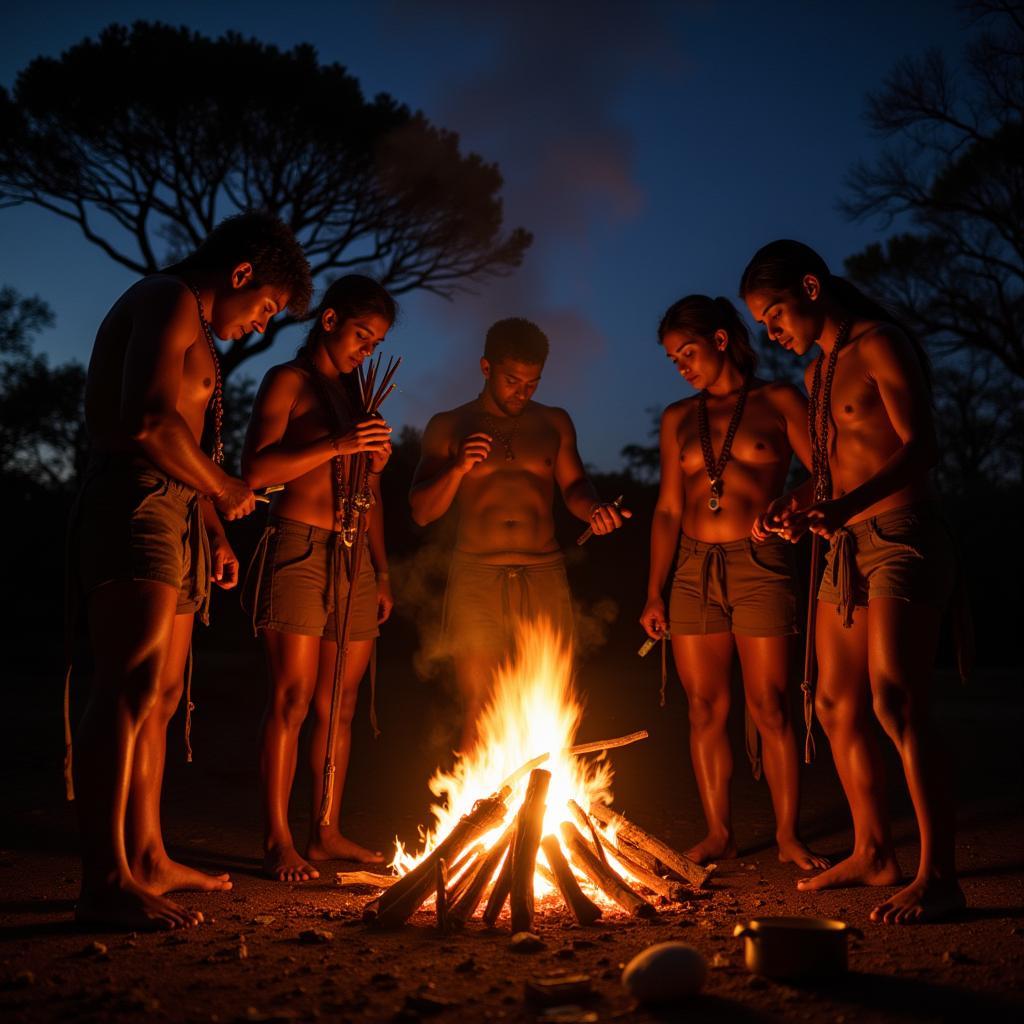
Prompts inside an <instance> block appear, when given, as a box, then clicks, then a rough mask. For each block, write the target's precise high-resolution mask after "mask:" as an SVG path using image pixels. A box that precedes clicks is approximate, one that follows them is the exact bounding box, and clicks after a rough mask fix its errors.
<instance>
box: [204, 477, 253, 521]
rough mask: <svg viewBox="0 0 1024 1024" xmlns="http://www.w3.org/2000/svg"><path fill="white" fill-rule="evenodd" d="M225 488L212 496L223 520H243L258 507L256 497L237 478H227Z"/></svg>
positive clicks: (245, 484)
mask: <svg viewBox="0 0 1024 1024" xmlns="http://www.w3.org/2000/svg"><path fill="white" fill-rule="evenodd" d="M224 479H225V483H224V486H223V487H222V488H221V489H220V490H219V491H218V492H217V493H216V494H214V495H213V496H212V501H213V505H214V508H216V509H217V511H218V512H219V513H220V515H221V518H223V519H228V520H232V519H242V518H243V517H244V516H247V515H249V513H250V512H252V510H253V509H254V508H255V507H256V495H255V494H253V493H252V489H251V488H250V487H249V485H248V484H247V483H246V482H245V481H244V480H240V479H239V478H238V477H236V476H228V477H225V478H224Z"/></svg>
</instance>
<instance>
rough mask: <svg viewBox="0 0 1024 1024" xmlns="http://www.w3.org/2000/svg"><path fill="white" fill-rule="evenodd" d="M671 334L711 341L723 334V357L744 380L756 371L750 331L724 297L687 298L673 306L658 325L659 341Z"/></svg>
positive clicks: (699, 296) (697, 296)
mask: <svg viewBox="0 0 1024 1024" xmlns="http://www.w3.org/2000/svg"><path fill="white" fill-rule="evenodd" d="M672 331H689V332H690V333H691V334H696V335H698V336H699V337H701V338H706V339H707V340H708V341H710V340H711V339H712V338H714V336H715V333H716V332H717V331H725V333H726V334H727V335H728V336H729V344H728V346H727V347H726V349H725V354H726V356H727V357H728V358H729V359H731V360H732V362H733V363H735V365H736V368H737V369H738V370H739V371H740V373H742V374H743V376H744V377H749V376H753V374H754V372H755V371H756V370H757V353H756V352H755V351H754V348H753V346H752V345H751V344H750V332H749V331H748V330H747V325H746V324H745V323H744V322H743V318H742V317H741V316H740V315H739V313H738V312H737V311H736V307H735V306H734V305H733V304H732V303H731V302H730V301H729V300H728V299H726V298H724V297H722V296H719V297H718V298H716V299H713V298H711V297H710V296H708V295H687V296H686V298H684V299H680V300H679V301H678V302H674V303H672V305H671V306H669V308H668V309H667V310H666V311H665V315H664V316H663V317H662V318H661V323H660V324H658V341H659V342H663V341H664V340H665V335H666V334H670V333H671V332H672Z"/></svg>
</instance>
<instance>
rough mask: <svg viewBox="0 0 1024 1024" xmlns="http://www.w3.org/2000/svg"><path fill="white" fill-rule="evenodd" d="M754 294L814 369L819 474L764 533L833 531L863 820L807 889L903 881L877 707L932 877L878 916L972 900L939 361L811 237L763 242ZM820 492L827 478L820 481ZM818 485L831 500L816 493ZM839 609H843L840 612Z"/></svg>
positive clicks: (843, 738) (841, 664) (841, 745)
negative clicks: (953, 753) (947, 730)
mask: <svg viewBox="0 0 1024 1024" xmlns="http://www.w3.org/2000/svg"><path fill="white" fill-rule="evenodd" d="M740 292H741V294H742V295H743V297H744V299H745V300H746V302H747V305H748V307H749V309H750V312H751V314H752V315H753V316H754V317H755V318H756V319H757V320H758V321H759V322H761V323H763V324H764V325H765V328H766V330H767V331H768V334H769V336H770V337H771V338H772V339H773V340H775V341H776V342H778V343H779V344H780V345H782V346H783V348H786V349H788V350H790V351H792V352H795V353H796V354H798V355H804V354H805V353H806V352H808V351H810V350H811V348H812V347H813V346H814V345H817V346H818V347H819V349H820V352H819V354H818V357H817V359H816V360H814V362H812V364H811V365H810V366H809V367H808V368H807V371H806V383H807V390H808V393H809V394H810V396H811V416H810V423H811V427H812V431H811V448H812V460H813V462H814V477H812V479H811V480H810V481H808V483H807V485H805V486H803V487H801V488H799V489H797V490H796V491H794V492H793V493H792V494H789V495H785V496H784V497H782V498H780V499H779V500H778V501H776V502H775V503H773V505H772V506H771V507H770V508H769V509H768V511H767V513H766V514H765V516H764V517H762V518H761V519H760V520H759V522H758V523H757V524H755V528H754V534H755V536H766V535H767V534H768V533H769V532H778V533H781V534H782V535H783V536H785V537H787V538H790V539H795V538H796V537H798V536H799V535H800V534H801V533H803V532H804V531H805V530H807V529H810V530H812V531H813V532H815V533H817V534H819V535H820V536H822V537H824V538H827V539H828V540H829V541H830V546H829V551H828V555H827V558H826V563H825V575H824V579H823V581H822V584H821V589H820V590H819V593H818V611H817V654H818V663H819V666H820V677H819V681H818V692H817V699H816V707H817V712H818V716H819V718H820V719H821V723H822V726H823V727H824V729H825V732H826V734H827V735H828V738H829V742H830V743H831V745H832V753H833V757H834V759H835V763H836V768H837V770H838V771H839V777H840V780H841V781H842V784H843V789H844V791H845V793H846V798H847V800H848V801H849V804H850V810H851V813H852V816H853V826H854V849H853V853H852V854H851V856H849V857H848V858H846V859H845V860H843V861H841V862H840V863H838V864H836V865H835V866H834V867H832V868H829V869H828V870H827V871H823V872H822V873H821V874H820V875H817V876H815V877H814V878H810V879H805V880H803V881H801V882H800V883H798V885H799V887H800V888H801V889H805V890H810V889H825V888H829V887H833V886H845V885H880V886H888V885H895V884H896V883H897V882H899V880H900V869H899V865H898V864H897V863H896V857H895V853H894V850H893V843H892V835H891V832H890V827H889V820H888V817H887V815H886V812H885V806H884V791H885V786H884V781H883V777H882V764H881V759H880V756H879V751H878V749H877V747H876V744H875V742H874V739H873V736H872V730H871V722H870V715H871V712H872V711H873V712H874V714H875V716H876V717H877V718H878V720H879V722H880V723H881V724H882V727H883V728H884V729H885V731H886V733H887V734H888V736H889V737H890V739H891V740H892V741H893V743H894V744H895V745H896V749H897V750H898V751H899V755H900V758H901V760H902V762H903V773H904V776H905V777H906V781H907V786H908V788H909V790H910V796H911V800H912V801H913V805H914V812H915V815H916V818H917V825H918V829H919V832H920V837H921V857H920V862H919V865H918V870H917V875H916V877H915V878H914V880H913V881H912V882H911V883H910V885H908V886H906V887H905V888H903V889H901V890H900V891H899V892H897V893H896V894H895V895H893V896H891V897H889V898H888V899H887V900H884V901H883V902H881V903H880V904H879V905H878V906H876V907H875V908H874V910H872V912H871V918H872V920H874V921H882V922H885V923H911V922H917V921H927V920H934V919H936V918H940V917H943V916H946V915H949V914H951V913H955V912H956V911H958V910H960V909H962V908H963V906H964V896H963V893H962V891H961V889H960V886H959V884H958V882H957V879H956V866H955V859H954V829H953V807H952V798H951V795H950V794H951V790H950V787H949V785H948V782H947V779H946V776H945V765H944V763H943V761H942V760H941V759H940V758H939V756H938V751H937V750H936V749H935V741H934V739H933V737H932V732H931V728H930V724H929V697H930V689H931V681H932V668H933V665H934V662H935V652H936V647H937V645H938V640H939V626H940V621H941V617H942V609H943V606H944V605H945V604H946V602H947V601H948V599H949V596H950V593H951V590H952V587H953V581H954V570H955V559H954V551H953V545H952V539H951V537H950V535H949V532H948V530H947V528H946V526H945V524H944V522H943V520H942V517H941V513H940V512H939V510H938V508H937V506H936V501H935V496H934V492H933V490H932V487H931V484H930V483H929V479H928V473H929V470H930V468H931V466H932V465H933V464H934V462H935V459H936V456H937V448H936V440H935V429H934V424H933V422H932V411H931V402H930V400H929V399H930V385H929V381H928V376H927V360H926V358H925V356H924V354H923V352H921V351H920V349H919V348H918V347H917V346H916V345H915V344H914V342H913V341H912V340H911V339H910V338H909V337H908V336H907V334H906V333H905V332H904V331H903V330H902V329H901V328H900V326H899V325H898V324H896V323H895V322H894V321H893V318H892V315H891V314H890V313H888V312H887V311H886V310H885V309H884V308H882V307H881V306H879V305H878V304H877V303H875V302H873V301H872V300H870V299H869V298H868V297H867V296H866V295H864V294H863V293H862V292H860V291H859V290H858V289H857V288H855V287H854V286H853V285H851V284H850V283H849V282H847V281H844V280H843V279H842V278H838V277H835V276H833V275H832V274H830V273H829V270H828V267H827V266H826V265H825V262H824V260H822V258H821V257H820V256H819V255H818V254H817V253H816V252H814V250H812V249H810V248H808V247H807V246H806V245H803V244H801V243H799V242H793V241H787V240H783V241H778V242H772V243H771V244H769V245H767V246H765V247H764V248H762V249H760V250H759V251H758V252H757V253H756V254H755V255H754V258H753V259H752V260H751V262H750V264H749V265H748V266H747V268H746V270H745V271H744V274H743V279H742V283H741V286H740ZM816 482H817V483H818V487H817V488H815V483H816ZM816 489H817V492H818V493H817V500H815V490H816ZM837 613H838V614H837Z"/></svg>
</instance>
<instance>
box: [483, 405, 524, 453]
mask: <svg viewBox="0 0 1024 1024" xmlns="http://www.w3.org/2000/svg"><path fill="white" fill-rule="evenodd" d="M484 427H486V429H487V432H488V433H489V434H491V436H492V437H494V438H495V440H496V441H498V442H499V443H500V444H501V446H502V448H504V449H505V461H506V462H514V461H515V457H516V453H515V452H514V451H513V450H512V442H513V441H514V440H515V436H516V431H517V430H518V429H519V417H518V416H513V417H512V429H511V430H510V431H509V432H508V433H507V434H506V433H505V432H504V431H501V430H499V429H498V427H497V425H496V424H495V422H494V420H493V419H491V417H490V416H486V415H485V416H484Z"/></svg>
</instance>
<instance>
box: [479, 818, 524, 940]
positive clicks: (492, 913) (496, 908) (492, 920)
mask: <svg viewBox="0 0 1024 1024" xmlns="http://www.w3.org/2000/svg"><path fill="white" fill-rule="evenodd" d="M517 825H518V822H517ZM514 834H515V833H514V832H513V835H514ZM511 845H512V844H511V843H509V847H510V848H509V851H508V853H507V854H506V856H505V862H504V863H503V864H502V865H501V872H500V874H499V875H498V877H497V878H496V879H495V881H494V888H493V889H491V895H490V896H488V897H487V906H486V907H484V913H483V919H484V921H485V922H486V924H487V926H488V927H489V928H493V927H494V926H495V924H496V923H497V921H498V918H499V917H501V908H502V907H504V906H505V901H506V900H507V899H508V894H509V892H510V890H511V889H512V850H511Z"/></svg>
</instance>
